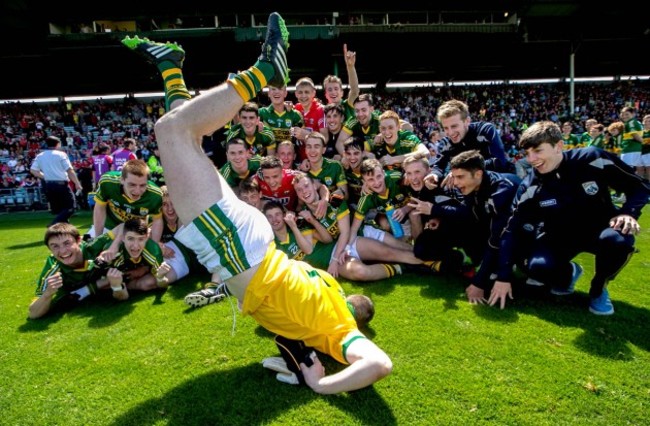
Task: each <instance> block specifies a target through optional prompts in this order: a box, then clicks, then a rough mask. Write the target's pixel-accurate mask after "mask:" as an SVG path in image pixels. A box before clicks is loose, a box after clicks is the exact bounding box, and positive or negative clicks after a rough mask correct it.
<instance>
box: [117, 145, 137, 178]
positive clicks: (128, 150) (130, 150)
mask: <svg viewBox="0 0 650 426" xmlns="http://www.w3.org/2000/svg"><path fill="white" fill-rule="evenodd" d="M137 158H138V157H136V155H135V139H132V138H126V139H124V142H123V145H122V148H118V149H117V150H116V151H115V152H114V153H113V170H117V171H121V170H122V167H124V164H125V163H126V162H127V161H129V160H135V159H137Z"/></svg>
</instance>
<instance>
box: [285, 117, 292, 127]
mask: <svg viewBox="0 0 650 426" xmlns="http://www.w3.org/2000/svg"><path fill="white" fill-rule="evenodd" d="M284 125H285V126H286V127H291V120H290V119H288V118H287V119H286V120H284Z"/></svg>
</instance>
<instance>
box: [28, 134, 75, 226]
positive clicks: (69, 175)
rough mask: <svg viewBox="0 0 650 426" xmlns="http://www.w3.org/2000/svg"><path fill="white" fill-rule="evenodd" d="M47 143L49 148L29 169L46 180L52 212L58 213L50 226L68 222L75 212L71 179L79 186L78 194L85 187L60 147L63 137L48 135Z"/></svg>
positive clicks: (46, 189) (39, 155)
mask: <svg viewBox="0 0 650 426" xmlns="http://www.w3.org/2000/svg"><path fill="white" fill-rule="evenodd" d="M45 143H46V144H47V150H45V151H43V152H41V153H40V154H38V155H37V156H36V158H35V159H34V162H33V163H32V166H31V168H30V170H29V171H30V173H31V174H32V175H34V176H35V177H37V178H38V179H43V180H44V181H45V196H46V197H47V201H48V203H49V204H50V212H52V214H55V215H56V217H55V218H54V219H53V220H52V222H50V224H49V225H48V226H50V225H54V224H55V223H59V222H67V221H68V219H70V216H72V215H73V214H74V210H75V198H74V194H73V193H72V189H71V188H70V181H72V182H73V183H74V185H75V187H76V188H77V194H81V193H82V191H83V188H82V187H81V182H79V179H78V178H77V174H76V173H75V171H74V169H73V168H72V164H71V163H70V159H69V158H68V155H67V154H66V153H65V152H63V151H61V150H59V149H58V148H61V139H59V138H57V137H56V136H48V137H47V139H46V140H45Z"/></svg>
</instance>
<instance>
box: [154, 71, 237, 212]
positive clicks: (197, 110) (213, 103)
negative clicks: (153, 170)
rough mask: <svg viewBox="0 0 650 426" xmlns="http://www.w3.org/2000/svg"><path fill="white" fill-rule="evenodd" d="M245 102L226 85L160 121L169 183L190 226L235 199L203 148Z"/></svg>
mask: <svg viewBox="0 0 650 426" xmlns="http://www.w3.org/2000/svg"><path fill="white" fill-rule="evenodd" d="M243 104H244V100H243V99H242V98H241V97H240V96H239V94H238V93H237V92H236V91H235V89H234V88H232V87H231V86H230V85H228V84H226V83H223V84H221V85H220V86H218V87H215V88H213V89H210V90H208V91H206V92H204V93H202V94H201V96H198V97H196V98H194V99H192V100H190V101H186V102H178V103H177V104H176V105H173V106H175V108H174V109H173V110H171V111H169V112H168V113H167V114H165V115H164V116H163V117H161V118H160V120H158V121H157V122H156V125H155V132H156V136H157V138H158V144H159V147H160V157H161V160H162V163H163V164H165V181H166V183H167V187H168V189H169V194H170V196H171V198H172V200H173V202H174V207H175V208H176V212H177V213H178V216H179V218H180V220H181V222H182V223H190V222H191V221H192V220H194V219H195V218H196V217H198V216H199V215H200V214H201V213H202V212H204V211H205V210H207V209H208V208H209V207H210V206H212V205H213V204H214V203H215V202H217V201H218V200H220V199H221V198H223V197H224V195H226V194H227V195H228V196H232V197H234V196H235V194H234V193H233V192H232V190H231V189H230V187H229V186H228V184H227V183H226V182H225V181H224V180H223V178H222V177H221V176H220V175H219V174H218V173H216V170H215V168H214V165H213V164H212V162H211V160H210V159H209V158H208V157H207V156H206V155H205V153H204V152H203V149H202V148H201V141H202V138H203V136H204V135H207V134H211V133H213V132H214V131H216V130H217V129H219V128H221V127H223V126H224V125H226V123H228V121H230V119H231V118H232V117H233V116H234V115H235V114H236V113H237V111H238V110H239V108H241V106H242V105H243Z"/></svg>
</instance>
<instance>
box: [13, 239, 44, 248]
mask: <svg viewBox="0 0 650 426" xmlns="http://www.w3.org/2000/svg"><path fill="white" fill-rule="evenodd" d="M42 245H44V244H43V240H40V241H32V242H31V243H25V244H16V245H13V246H8V247H7V250H20V249H26V248H34V247H40V246H42Z"/></svg>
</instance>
